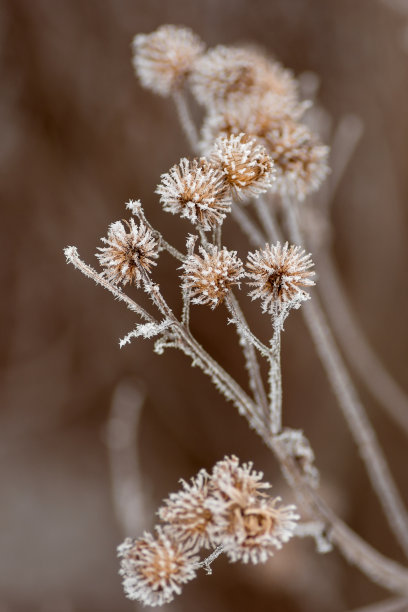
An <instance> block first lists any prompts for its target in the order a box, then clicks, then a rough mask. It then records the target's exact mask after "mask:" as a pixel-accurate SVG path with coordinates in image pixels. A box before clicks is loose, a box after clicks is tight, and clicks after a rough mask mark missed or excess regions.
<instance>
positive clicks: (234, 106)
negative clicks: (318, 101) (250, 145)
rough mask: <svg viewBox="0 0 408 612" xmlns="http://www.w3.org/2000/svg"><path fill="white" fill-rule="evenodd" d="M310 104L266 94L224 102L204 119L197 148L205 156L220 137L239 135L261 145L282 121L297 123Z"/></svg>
mask: <svg viewBox="0 0 408 612" xmlns="http://www.w3.org/2000/svg"><path fill="white" fill-rule="evenodd" d="M308 107H309V102H301V103H298V102H297V101H294V100H292V99H291V98H288V97H285V96H281V95H278V94H274V93H271V92H268V93H266V94H265V95H264V96H258V95H253V94H252V95H248V96H245V97H244V98H239V99H237V100H230V101H228V102H226V103H225V104H224V105H223V106H222V107H221V108H214V107H211V108H210V109H209V111H208V113H207V115H206V117H205V118H204V122H203V126H202V129H201V141H200V149H201V151H202V152H203V153H204V154H207V153H208V151H209V150H210V149H211V148H212V147H213V145H214V141H215V140H216V139H217V137H219V136H230V135H232V134H233V135H235V136H238V135H239V134H240V133H241V132H244V133H245V134H248V135H249V136H250V137H251V138H254V137H256V138H257V139H258V140H259V141H260V143H261V144H264V145H265V143H264V142H263V139H264V138H265V137H266V136H267V134H268V133H269V132H271V131H273V130H274V129H275V128H276V127H277V126H278V125H279V124H280V121H281V120H282V118H293V119H295V120H299V119H300V118H301V117H302V115H303V113H304V112H305V110H306V109H307V108H308Z"/></svg>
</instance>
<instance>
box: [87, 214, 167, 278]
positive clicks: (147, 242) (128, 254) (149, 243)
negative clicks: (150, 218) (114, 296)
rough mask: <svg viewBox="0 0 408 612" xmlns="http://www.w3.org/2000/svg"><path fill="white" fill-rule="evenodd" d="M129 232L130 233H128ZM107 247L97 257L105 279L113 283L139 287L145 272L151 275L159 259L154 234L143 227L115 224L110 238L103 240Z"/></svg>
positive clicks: (125, 222) (101, 248)
mask: <svg viewBox="0 0 408 612" xmlns="http://www.w3.org/2000/svg"><path fill="white" fill-rule="evenodd" d="M126 230H128V231H126ZM101 240H102V242H103V243H104V244H107V245H108V246H106V247H98V251H100V253H97V254H96V257H97V258H98V259H99V263H100V264H101V266H103V267H104V268H105V270H104V272H103V275H104V276H105V277H106V278H107V279H108V280H109V281H110V282H112V283H114V284H118V283H122V284H123V285H127V283H131V284H135V285H136V286H137V287H140V282H141V280H142V270H144V271H146V272H150V270H151V266H155V265H156V263H155V262H154V261H153V259H156V258H157V256H158V243H157V241H156V239H155V238H154V236H153V233H152V231H151V230H150V229H149V228H148V227H147V226H146V225H145V224H144V223H142V222H141V223H140V224H139V225H137V224H136V223H135V221H134V220H133V219H132V218H131V219H130V221H124V222H123V223H122V221H115V223H112V224H111V225H110V226H109V229H108V237H107V238H102V239H101Z"/></svg>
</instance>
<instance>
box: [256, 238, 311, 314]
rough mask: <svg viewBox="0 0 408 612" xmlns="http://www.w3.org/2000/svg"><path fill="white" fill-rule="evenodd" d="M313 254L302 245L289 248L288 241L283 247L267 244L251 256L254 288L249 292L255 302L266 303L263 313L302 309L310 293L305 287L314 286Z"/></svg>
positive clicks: (278, 244) (263, 306) (263, 304)
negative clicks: (276, 310)
mask: <svg viewBox="0 0 408 612" xmlns="http://www.w3.org/2000/svg"><path fill="white" fill-rule="evenodd" d="M313 265H314V264H313V262H312V260H311V257H310V254H306V253H305V251H304V250H303V249H302V248H301V247H299V246H293V245H291V246H289V244H288V243H287V242H286V243H285V244H284V246H283V247H282V246H281V245H280V243H279V242H278V243H277V244H276V245H270V244H267V245H265V248H264V249H263V250H259V251H255V252H254V253H248V262H247V268H248V270H249V273H248V275H247V276H248V277H249V278H250V279H252V282H250V283H249V285H250V286H252V287H254V289H253V290H252V291H251V292H250V293H249V295H250V297H252V299H253V300H255V299H260V300H262V310H263V312H269V313H270V314H273V313H274V311H275V310H274V308H275V306H277V307H278V308H279V307H281V306H290V307H292V308H298V307H299V306H300V304H301V302H303V301H304V300H307V299H309V297H310V296H309V294H308V293H306V291H304V289H303V287H310V286H311V285H314V284H315V283H314V281H313V280H312V279H311V276H313V275H314V272H313V271H311V270H310V268H311V267H312V266H313Z"/></svg>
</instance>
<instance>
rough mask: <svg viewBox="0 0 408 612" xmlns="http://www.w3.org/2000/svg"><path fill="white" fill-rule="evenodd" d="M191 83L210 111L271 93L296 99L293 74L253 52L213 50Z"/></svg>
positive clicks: (220, 47) (250, 49)
mask: <svg viewBox="0 0 408 612" xmlns="http://www.w3.org/2000/svg"><path fill="white" fill-rule="evenodd" d="M190 82H191V87H192V91H193V93H194V95H195V97H196V99H197V101H198V102H199V103H200V104H203V105H204V106H207V107H209V108H210V107H213V106H214V105H216V106H218V107H219V106H222V105H223V104H225V103H226V102H227V101H229V100H239V99H243V98H244V97H245V96H247V95H258V96H262V95H263V94H265V93H266V92H268V91H271V92H273V93H275V94H279V95H282V96H285V97H288V98H291V99H293V100H295V99H297V83H296V81H295V79H294V78H293V75H292V73H291V72H290V71H289V70H285V69H284V68H283V67H282V66H281V65H280V64H279V63H278V62H276V61H273V60H270V59H269V58H267V57H266V56H265V55H264V54H263V53H261V52H260V51H259V50H257V49H253V48H240V47H226V46H223V45H219V46H218V47H215V48H214V49H211V50H210V51H208V52H207V53H206V54H205V55H203V56H202V57H201V58H200V59H199V60H198V61H197V62H196V64H195V66H194V70H193V71H192V73H191V77H190Z"/></svg>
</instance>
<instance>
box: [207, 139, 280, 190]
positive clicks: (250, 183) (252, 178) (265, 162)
mask: <svg viewBox="0 0 408 612" xmlns="http://www.w3.org/2000/svg"><path fill="white" fill-rule="evenodd" d="M211 160H212V161H213V163H214V164H217V165H219V167H220V168H221V169H222V170H223V172H224V174H225V177H226V180H227V182H228V184H229V185H230V187H231V189H232V190H233V192H234V193H235V194H236V195H237V197H248V196H250V195H259V194H260V193H264V192H265V191H267V190H268V189H270V188H271V186H272V184H273V181H274V179H275V170H274V166H273V161H272V159H271V157H270V155H268V152H267V151H266V149H265V148H264V147H263V146H262V145H260V144H258V143H257V142H256V141H255V140H252V139H251V138H250V137H249V136H247V135H246V134H244V133H241V134H238V136H234V135H231V136H225V137H224V136H222V137H220V138H218V139H217V140H216V141H215V143H214V148H213V150H212V152H211Z"/></svg>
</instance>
